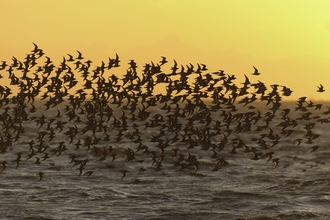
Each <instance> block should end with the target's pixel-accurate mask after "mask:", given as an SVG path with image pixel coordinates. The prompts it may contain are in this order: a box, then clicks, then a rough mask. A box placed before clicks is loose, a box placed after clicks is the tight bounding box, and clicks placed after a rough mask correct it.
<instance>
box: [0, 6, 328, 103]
mask: <svg viewBox="0 0 330 220" xmlns="http://www.w3.org/2000/svg"><path fill="white" fill-rule="evenodd" d="M0 8H1V9H2V10H1V13H0V20H1V21H2V22H1V36H0V38H1V40H0V51H1V53H0V61H2V60H6V61H8V62H9V61H11V56H15V57H17V58H19V59H22V58H23V57H24V56H25V54H26V53H28V52H29V51H31V50H32V49H33V45H32V42H35V43H36V44H38V46H39V47H40V48H42V49H43V50H44V52H45V53H46V54H47V55H48V56H49V57H51V58H52V59H53V60H54V61H55V62H56V63H59V62H60V61H61V60H62V57H63V55H66V54H67V53H70V54H75V51H76V50H79V51H81V52H82V53H83V55H84V57H85V58H87V59H91V60H92V61H94V64H95V65H99V64H100V62H101V60H104V61H106V60H107V59H108V57H114V56H115V54H116V53H118V54H119V56H120V58H121V60H122V65H123V66H124V67H125V68H126V67H128V66H125V63H128V62H129V60H130V59H134V60H135V61H136V62H137V63H138V66H139V67H142V66H143V65H144V64H145V63H147V62H150V61H154V62H158V61H159V60H160V56H166V57H167V59H168V60H169V61H170V64H169V65H171V64H172V60H173V59H176V60H177V62H178V63H180V64H188V63H193V64H196V63H205V64H207V66H208V69H209V70H210V71H212V72H213V71H217V70H219V69H223V70H225V72H226V73H228V74H235V75H236V76H237V78H238V79H241V80H239V81H237V82H243V81H244V74H247V75H248V76H249V78H250V80H251V81H255V80H260V81H262V82H264V83H265V84H266V85H270V84H280V85H286V86H288V87H289V88H291V89H292V90H293V91H294V92H293V93H292V96H291V98H293V99H295V100H296V99H297V98H298V97H301V96H307V97H308V98H310V99H313V100H325V99H330V62H329V61H330V13H329V9H330V1H328V0H315V1H309V0H291V1H287V0H268V1H264V0H249V1H246V0H233V1H227V0H193V1H192V0H180V1H178V0H139V1H134V0H120V1H118V0H116V1H113V0H97V1H82V0H70V1H67V0H56V1H44V0H30V1H1V3H0ZM253 65H254V66H256V67H257V68H258V69H259V71H260V72H261V75H260V76H252V75H251V73H252V72H253V68H252V66H253ZM168 68H170V66H168ZM320 83H322V84H323V86H324V88H325V90H326V92H324V93H317V92H316V90H317V86H318V85H319V84H320Z"/></svg>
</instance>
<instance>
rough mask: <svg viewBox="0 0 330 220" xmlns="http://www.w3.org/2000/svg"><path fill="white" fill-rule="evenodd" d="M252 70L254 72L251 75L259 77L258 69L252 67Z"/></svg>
mask: <svg viewBox="0 0 330 220" xmlns="http://www.w3.org/2000/svg"><path fill="white" fill-rule="evenodd" d="M253 69H254V72H253V73H252V75H255V76H258V75H260V73H259V71H258V69H257V68H256V67H255V66H253Z"/></svg>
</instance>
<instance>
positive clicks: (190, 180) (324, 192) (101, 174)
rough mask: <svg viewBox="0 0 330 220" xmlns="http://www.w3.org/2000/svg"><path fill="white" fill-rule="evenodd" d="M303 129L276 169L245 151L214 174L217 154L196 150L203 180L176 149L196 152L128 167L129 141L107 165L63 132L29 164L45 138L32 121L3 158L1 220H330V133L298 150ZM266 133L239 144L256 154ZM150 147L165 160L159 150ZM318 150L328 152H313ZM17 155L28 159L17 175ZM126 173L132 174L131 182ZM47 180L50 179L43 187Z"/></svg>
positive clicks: (283, 145) (323, 129) (320, 128)
mask: <svg viewBox="0 0 330 220" xmlns="http://www.w3.org/2000/svg"><path fill="white" fill-rule="evenodd" d="M50 112H51V111H50ZM297 114H298V113H297ZM275 122H276V120H275V119H274V123H275ZM306 123H307V122H306ZM306 123H303V125H304V124H306ZM308 123H309V122H308ZM77 124H78V123H77ZM67 126H69V125H67ZM77 126H78V127H79V124H78V125H77ZM274 130H275V129H274ZM296 130H297V131H296V134H297V135H292V136H289V137H286V138H283V139H282V140H281V142H280V143H279V144H278V145H276V146H274V147H273V148H272V149H270V150H273V151H275V155H276V156H274V157H276V158H280V160H279V164H278V166H277V168H276V169H275V168H274V163H272V161H269V162H267V158H264V157H262V156H261V158H260V159H259V160H252V158H253V153H252V152H249V153H244V152H243V149H239V150H237V152H238V153H237V154H230V153H229V152H230V151H231V147H230V145H229V146H228V147H226V148H225V149H224V150H223V151H222V152H219V154H221V155H223V157H224V158H225V159H226V161H227V162H228V163H229V165H228V166H221V167H220V168H219V170H217V171H212V170H213V169H214V167H215V164H216V163H217V161H216V160H215V159H214V158H212V154H213V153H212V152H211V151H210V150H201V149H200V148H199V147H195V148H192V149H189V152H190V153H191V154H192V155H195V156H196V157H197V159H198V161H199V163H200V165H199V169H198V171H197V172H196V173H195V170H194V167H187V168H185V169H181V167H180V166H179V165H176V164H175V162H176V157H172V156H171V153H172V148H179V149H180V150H181V152H182V154H184V155H185V157H186V156H187V152H188V150H187V146H185V145H182V143H179V142H175V143H171V144H170V146H169V147H167V148H165V149H164V155H165V156H164V159H163V162H162V167H160V168H159V169H158V168H157V167H156V166H155V165H152V160H151V154H148V153H143V152H141V151H139V152H136V155H135V159H134V160H132V161H129V162H125V157H124V156H123V155H122V153H123V152H124V151H125V150H126V149H128V148H131V149H136V147H137V145H138V144H137V143H134V142H133V141H132V140H130V139H128V138H124V139H123V140H121V141H120V142H118V143H115V142H111V141H109V142H108V143H107V142H105V141H103V142H100V144H98V145H95V146H97V147H106V146H109V144H111V145H113V147H114V152H117V153H118V157H117V158H116V159H115V160H114V161H113V162H112V157H111V156H108V157H107V158H106V159H105V160H102V161H101V160H100V156H99V155H94V154H93V151H92V149H90V150H89V151H86V148H83V147H81V148H79V149H78V150H77V151H75V150H74V145H73V143H75V142H76V141H73V142H72V143H70V141H69V139H68V137H67V136H65V135H64V134H63V132H61V133H57V134H56V137H55V138H54V140H52V141H51V142H50V144H49V145H50V148H49V149H48V150H49V155H50V158H49V159H47V160H45V161H43V162H42V163H41V164H36V163H35V162H36V159H35V157H36V156H39V157H42V156H43V154H44V153H38V154H37V155H36V156H34V157H32V158H31V159H29V160H26V158H27V154H28V152H29V150H28V149H29V145H28V143H29V142H30V141H31V139H34V140H36V139H37V138H38V133H37V132H38V131H40V129H39V128H38V127H36V124H35V122H33V123H32V122H29V123H27V124H25V133H24V135H23V136H22V137H21V138H20V139H19V140H18V141H16V142H15V144H14V146H12V147H11V148H9V150H8V151H7V152H6V153H4V154H1V158H0V160H1V161H4V160H6V161H7V162H8V164H7V167H6V169H5V171H4V172H2V173H0V175H1V182H0V186H1V187H0V198H1V199H0V207H1V209H0V216H1V217H0V218H1V219H329V218H330V209H329V207H330V176H329V173H330V166H329V164H328V163H329V157H330V151H329V147H330V146H329V144H328V137H327V134H328V133H329V132H328V130H327V125H326V124H323V125H317V126H315V128H314V130H313V131H314V133H317V134H322V136H321V137H320V138H318V139H315V140H314V143H313V144H312V145H311V144H306V143H305V140H303V142H302V143H301V145H300V146H298V147H296V146H295V141H294V140H295V139H296V138H297V136H299V134H300V133H302V132H303V129H302V128H299V127H297V128H296ZM143 132H144V133H142V134H141V136H142V137H146V136H150V135H151V134H153V133H157V132H156V131H155V130H152V129H146V130H145V131H143ZM299 132H300V133H299ZM259 135H260V134H259V133H257V132H255V133H254V132H253V131H251V132H242V133H240V134H232V135H231V136H230V137H231V138H236V137H237V136H239V137H240V138H241V139H242V140H244V141H245V143H246V144H247V145H249V146H254V144H255V143H254V142H251V141H249V140H250V139H251V138H252V137H258V136H259ZM170 137H172V136H168V138H170ZM142 139H143V138H142ZM146 140H149V139H146ZM60 141H65V143H66V144H67V146H68V149H69V150H67V151H65V152H63V153H62V154H61V155H59V156H57V155H56V154H54V155H51V152H52V151H51V150H50V149H55V148H56V147H57V145H58V142H60ZM144 144H146V145H148V146H149V150H152V149H154V150H155V151H157V154H158V152H159V149H157V148H156V147H155V143H151V142H144ZM314 145H319V146H320V147H319V149H318V150H317V151H316V152H312V153H310V151H311V146H314ZM48 150H47V151H46V152H48ZM17 152H23V153H24V154H23V155H22V158H23V159H22V160H21V162H20V164H19V167H18V168H17V169H15V166H16V164H15V162H14V161H15V159H16V157H17V156H16V155H15V153H17ZM73 153H74V154H75V155H77V158H80V159H82V160H83V159H86V158H88V159H89V160H88V163H87V166H86V167H85V168H84V170H83V172H82V175H80V176H79V170H78V169H77V168H78V167H79V166H73V164H72V163H70V160H71V159H70V158H69V156H70V155H72V154H73ZM120 153H121V154H120ZM124 170H126V171H127V173H126V176H125V177H124V178H123V179H122V175H123V174H122V171H124ZM88 171H93V173H92V175H90V176H88V175H84V174H85V172H88ZM38 172H43V173H44V175H43V178H42V180H41V181H40V182H39V181H38V175H37V173H38Z"/></svg>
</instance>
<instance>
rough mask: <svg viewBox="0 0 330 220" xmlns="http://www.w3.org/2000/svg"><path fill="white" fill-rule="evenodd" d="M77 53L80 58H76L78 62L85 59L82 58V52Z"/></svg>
mask: <svg viewBox="0 0 330 220" xmlns="http://www.w3.org/2000/svg"><path fill="white" fill-rule="evenodd" d="M77 53H78V57H77V58H76V59H77V60H82V59H84V58H83V56H82V53H81V52H80V51H78V50H77ZM70 61H71V56H70Z"/></svg>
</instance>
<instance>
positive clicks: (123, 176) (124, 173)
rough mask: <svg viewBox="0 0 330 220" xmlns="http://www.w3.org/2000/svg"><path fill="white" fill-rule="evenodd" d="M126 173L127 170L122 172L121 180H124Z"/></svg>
mask: <svg viewBox="0 0 330 220" xmlns="http://www.w3.org/2000/svg"><path fill="white" fill-rule="evenodd" d="M126 173H127V170H123V171H122V174H123V175H122V177H121V179H124V178H125V176H126Z"/></svg>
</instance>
